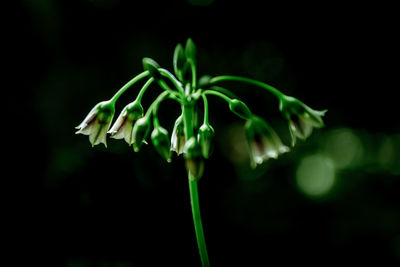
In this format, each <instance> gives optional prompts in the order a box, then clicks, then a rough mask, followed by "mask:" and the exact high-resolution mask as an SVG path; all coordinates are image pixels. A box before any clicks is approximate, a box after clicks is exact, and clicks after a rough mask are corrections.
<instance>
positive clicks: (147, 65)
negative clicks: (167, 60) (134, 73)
mask: <svg viewBox="0 0 400 267" xmlns="http://www.w3.org/2000/svg"><path fill="white" fill-rule="evenodd" d="M142 63H143V69H144V70H147V71H149V72H150V76H151V77H153V78H154V79H155V80H159V79H161V74H160V72H159V70H158V69H159V68H160V65H159V64H158V63H157V62H156V61H154V60H153V59H151V58H148V57H145V58H143V61H142Z"/></svg>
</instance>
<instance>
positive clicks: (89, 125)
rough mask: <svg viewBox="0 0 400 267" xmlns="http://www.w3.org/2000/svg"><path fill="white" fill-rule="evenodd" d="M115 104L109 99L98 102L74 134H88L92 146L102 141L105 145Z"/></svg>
mask: <svg viewBox="0 0 400 267" xmlns="http://www.w3.org/2000/svg"><path fill="white" fill-rule="evenodd" d="M114 113H115V105H114V103H113V102H111V101H103V102H100V103H98V104H97V105H96V106H94V108H92V110H91V111H90V112H89V114H88V115H87V116H86V118H85V119H84V120H83V122H82V123H81V124H79V126H77V127H76V129H78V131H77V132H76V134H84V135H89V141H90V143H91V144H92V146H95V145H97V144H100V143H103V144H104V145H105V146H106V147H107V141H106V137H107V131H108V129H109V127H110V125H111V121H112V119H113V117H114Z"/></svg>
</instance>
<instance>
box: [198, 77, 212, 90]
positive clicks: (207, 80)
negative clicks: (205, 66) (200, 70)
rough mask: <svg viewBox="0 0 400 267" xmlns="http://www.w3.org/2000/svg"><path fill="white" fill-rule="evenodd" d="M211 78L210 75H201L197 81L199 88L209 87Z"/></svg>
mask: <svg viewBox="0 0 400 267" xmlns="http://www.w3.org/2000/svg"><path fill="white" fill-rule="evenodd" d="M211 78H212V77H211V76H210V75H203V76H201V77H200V79H199V88H203V87H207V86H209V85H210V81H211Z"/></svg>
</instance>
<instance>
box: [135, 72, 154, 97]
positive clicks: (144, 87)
mask: <svg viewBox="0 0 400 267" xmlns="http://www.w3.org/2000/svg"><path fill="white" fill-rule="evenodd" d="M153 82H154V78H153V77H151V78H150V79H149V80H148V81H147V82H146V83H145V84H144V85H143V87H142V89H140V91H139V94H138V96H137V97H136V101H138V102H140V101H142V98H143V95H144V93H145V92H146V90H147V88H149V86H150V84H152V83H153Z"/></svg>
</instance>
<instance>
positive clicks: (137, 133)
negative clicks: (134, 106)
mask: <svg viewBox="0 0 400 267" xmlns="http://www.w3.org/2000/svg"><path fill="white" fill-rule="evenodd" d="M150 127H151V124H150V120H149V118H148V117H147V116H145V117H143V118H140V119H139V120H137V121H136V123H135V125H134V126H133V129H132V140H133V149H134V150H135V152H138V151H139V150H140V148H141V147H142V145H143V143H145V144H146V138H147V136H148V135H149V132H150Z"/></svg>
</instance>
